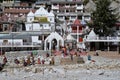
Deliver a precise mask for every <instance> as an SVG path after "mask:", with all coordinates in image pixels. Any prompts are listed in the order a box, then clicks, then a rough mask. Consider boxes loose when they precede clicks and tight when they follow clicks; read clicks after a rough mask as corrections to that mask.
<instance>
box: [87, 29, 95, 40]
mask: <svg viewBox="0 0 120 80" xmlns="http://www.w3.org/2000/svg"><path fill="white" fill-rule="evenodd" d="M96 37H97V35H96V34H95V32H94V31H93V30H91V32H90V33H89V34H88V37H87V39H89V40H94V39H96Z"/></svg>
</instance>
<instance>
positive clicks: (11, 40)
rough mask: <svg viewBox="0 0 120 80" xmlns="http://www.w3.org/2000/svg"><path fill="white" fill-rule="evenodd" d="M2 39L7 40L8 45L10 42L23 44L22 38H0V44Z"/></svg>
mask: <svg viewBox="0 0 120 80" xmlns="http://www.w3.org/2000/svg"><path fill="white" fill-rule="evenodd" d="M4 40H8V43H7V44H9V45H12V43H14V45H23V40H22V39H0V45H2V44H3V41H4ZM3 45H4V44H3Z"/></svg>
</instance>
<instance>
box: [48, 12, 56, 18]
mask: <svg viewBox="0 0 120 80" xmlns="http://www.w3.org/2000/svg"><path fill="white" fill-rule="evenodd" d="M47 16H53V17H54V16H55V15H54V14H53V12H51V11H50V12H49V13H48V15H47Z"/></svg>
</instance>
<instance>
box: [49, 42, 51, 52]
mask: <svg viewBox="0 0 120 80" xmlns="http://www.w3.org/2000/svg"><path fill="white" fill-rule="evenodd" d="M51 43H52V42H51V41H50V42H49V50H51V49H52V44H51Z"/></svg>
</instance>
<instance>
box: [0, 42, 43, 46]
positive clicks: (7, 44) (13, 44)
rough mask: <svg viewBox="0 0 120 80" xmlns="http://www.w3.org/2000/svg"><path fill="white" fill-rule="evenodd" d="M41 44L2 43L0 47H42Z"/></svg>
mask: <svg viewBox="0 0 120 80" xmlns="http://www.w3.org/2000/svg"><path fill="white" fill-rule="evenodd" d="M40 46H41V44H40V43H35V42H33V43H32V42H23V43H21V42H8V43H3V42H0V47H40Z"/></svg>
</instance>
